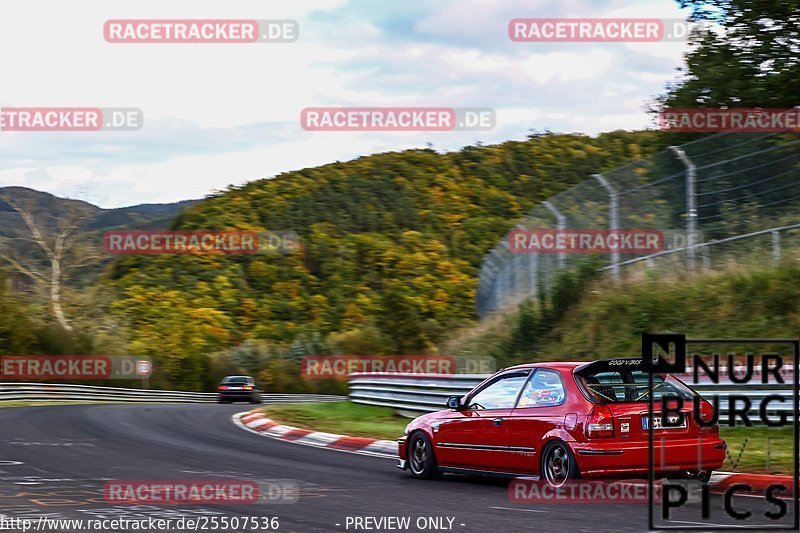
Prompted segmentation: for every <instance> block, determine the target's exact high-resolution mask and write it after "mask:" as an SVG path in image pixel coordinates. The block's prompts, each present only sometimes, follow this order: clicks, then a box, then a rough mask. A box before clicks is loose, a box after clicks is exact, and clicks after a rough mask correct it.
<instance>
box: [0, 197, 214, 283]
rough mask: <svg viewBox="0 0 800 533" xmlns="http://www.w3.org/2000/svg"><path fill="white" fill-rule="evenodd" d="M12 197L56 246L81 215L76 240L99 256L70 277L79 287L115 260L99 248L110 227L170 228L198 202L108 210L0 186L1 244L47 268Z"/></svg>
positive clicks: (19, 277) (16, 276) (24, 279)
mask: <svg viewBox="0 0 800 533" xmlns="http://www.w3.org/2000/svg"><path fill="white" fill-rule="evenodd" d="M8 201H11V202H14V203H15V204H16V205H17V206H19V207H20V208H21V209H24V210H25V211H26V212H28V213H30V215H31V217H32V219H33V221H34V222H35V224H36V226H37V227H38V228H39V230H40V231H41V232H42V234H43V235H44V236H45V240H46V241H47V242H48V243H49V244H50V246H52V241H53V236H54V235H55V234H56V233H57V230H58V228H59V225H60V224H63V223H64V222H65V221H66V220H67V219H69V218H71V217H79V218H80V226H79V229H78V230H76V232H75V234H74V236H73V238H72V241H71V242H75V241H76V240H80V241H81V242H82V243H83V244H85V245H86V246H88V247H89V248H93V249H94V250H95V253H93V254H92V255H97V256H98V257H97V258H96V259H93V260H91V261H88V262H87V264H86V265H85V266H83V267H81V269H80V271H79V272H76V273H75V275H72V276H65V278H64V281H65V283H66V285H67V286H73V287H78V286H85V285H87V284H91V283H93V282H94V280H95V277H96V276H97V274H99V272H100V271H101V270H102V268H103V266H104V265H106V264H108V263H109V262H110V261H111V260H112V259H113V257H111V256H103V255H102V254H101V253H100V252H99V250H100V248H101V247H102V242H103V241H102V238H103V232H104V231H107V230H110V229H125V228H131V229H167V228H169V227H171V225H172V224H173V220H174V219H175V218H176V217H177V216H178V215H179V214H180V212H181V211H182V210H183V209H186V208H188V207H191V206H192V205H194V204H196V203H197V202H198V201H197V200H187V201H183V202H177V203H172V204H142V205H135V206H131V207H123V208H118V209H102V208H100V207H97V206H95V205H92V204H90V203H88V202H84V201H81V200H72V199H67V198H59V197H57V196H54V195H52V194H49V193H46V192H41V191H36V190H33V189H29V188H27V187H0V246H2V247H3V248H2V249H3V250H5V251H6V252H9V253H10V254H11V255H12V257H14V258H15V259H16V260H18V261H19V262H20V263H22V264H28V265H37V264H38V265H42V266H44V261H45V256H44V254H42V252H41V250H40V249H39V248H38V247H37V246H36V245H35V244H33V243H31V242H30V241H29V240H28V239H30V237H31V233H30V230H29V229H28V228H27V226H26V224H25V222H24V221H23V219H22V217H21V216H20V215H19V214H18V213H17V212H16V211H15V210H14V209H13V208H12V207H11V205H10V204H9V203H8ZM81 233H82V234H81ZM0 268H3V269H6V270H8V272H9V273H10V274H11V276H10V277H11V281H12V284H13V285H14V286H15V287H17V288H18V289H20V290H23V291H25V292H29V289H30V288H31V286H32V284H31V280H30V279H29V276H25V275H23V274H20V273H19V272H18V271H17V270H16V269H14V268H11V267H10V266H9V265H8V263H7V262H6V261H4V260H0Z"/></svg>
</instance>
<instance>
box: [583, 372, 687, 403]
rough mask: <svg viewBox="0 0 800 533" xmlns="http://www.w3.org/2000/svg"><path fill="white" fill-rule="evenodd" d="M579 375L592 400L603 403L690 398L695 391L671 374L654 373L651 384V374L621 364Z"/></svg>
mask: <svg viewBox="0 0 800 533" xmlns="http://www.w3.org/2000/svg"><path fill="white" fill-rule="evenodd" d="M576 378H577V379H578V381H579V383H580V384H581V385H582V386H583V389H584V390H585V391H586V392H587V393H588V395H589V397H590V399H591V400H594V401H596V402H600V403H622V402H648V401H650V396H651V394H652V396H653V400H654V401H660V400H661V399H662V398H670V397H672V398H683V399H684V400H691V399H693V398H694V396H695V394H694V392H692V390H691V389H690V388H689V387H687V386H686V385H684V384H683V383H682V382H681V381H680V380H678V379H675V378H674V377H673V376H670V375H661V374H655V375H653V388H652V389H650V387H649V384H648V374H647V373H646V372H643V371H641V370H631V369H624V368H621V369H619V370H607V371H601V372H591V373H582V374H577V375H576Z"/></svg>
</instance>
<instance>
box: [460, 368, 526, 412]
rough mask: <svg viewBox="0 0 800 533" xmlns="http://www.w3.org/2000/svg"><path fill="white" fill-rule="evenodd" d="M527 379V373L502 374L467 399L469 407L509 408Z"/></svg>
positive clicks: (473, 408)
mask: <svg viewBox="0 0 800 533" xmlns="http://www.w3.org/2000/svg"><path fill="white" fill-rule="evenodd" d="M527 379H528V373H527V372H526V373H524V374H522V373H519V374H517V373H514V374H509V375H508V376H502V377H501V378H500V379H498V380H497V381H495V382H494V383H492V384H490V385H488V386H487V387H484V388H483V389H481V390H480V391H479V392H478V393H477V394H476V395H475V396H473V397H472V398H470V400H469V409H472V410H476V409H511V408H513V407H514V402H516V400H517V394H519V390H520V389H521V388H522V385H523V384H524V383H525V380H527Z"/></svg>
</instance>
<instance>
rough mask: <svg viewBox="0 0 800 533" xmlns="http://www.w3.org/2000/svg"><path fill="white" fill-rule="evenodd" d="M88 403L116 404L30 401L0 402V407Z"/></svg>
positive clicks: (85, 402) (79, 402)
mask: <svg viewBox="0 0 800 533" xmlns="http://www.w3.org/2000/svg"><path fill="white" fill-rule="evenodd" d="M90 403H116V402H87V401H79V400H75V401H62V402H55V401H46V400H31V401H19V402H0V407H35V406H40V405H85V404H90Z"/></svg>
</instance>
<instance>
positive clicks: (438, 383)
mask: <svg viewBox="0 0 800 533" xmlns="http://www.w3.org/2000/svg"><path fill="white" fill-rule="evenodd" d="M487 377H488V375H479V374H464V375H454V376H434V375H429V376H426V375H423V374H374V373H373V374H363V373H359V374H351V375H350V378H349V386H350V395H349V397H350V401H352V402H353V403H360V404H364V405H378V406H382V407H391V408H393V409H395V411H397V413H398V414H400V415H403V416H407V417H415V416H418V415H420V414H422V413H429V412H433V411H439V410H442V409H445V408H446V407H445V402H446V401H447V398H448V396H462V395H464V394H466V393H467V392H469V391H470V390H472V389H473V388H474V387H475V386H476V385H478V384H479V383H480V382H482V381H483V380H484V379H485V378H487ZM687 383H688V382H687ZM689 385H690V386H691V387H692V388H693V389H695V390H696V391H697V392H699V393H700V394H701V395H703V396H704V397H706V398H709V399H711V398H713V397H715V396H717V397H719V410H720V417H727V414H728V403H729V402H728V397H729V396H730V395H731V394H734V393H738V394H740V395H744V396H747V397H748V398H750V401H751V402H752V408H751V409H750V411H749V412H748V415H749V416H750V418H751V419H752V421H753V422H754V423H758V422H759V420H758V409H759V406H760V404H761V400H762V399H763V398H764V397H766V396H768V395H771V394H778V395H781V396H782V397H783V398H784V402H783V403H779V402H774V403H770V405H769V407H770V408H769V412H770V413H778V412H781V411H783V412H786V413H787V415H788V417H789V419H790V420H791V414H792V412H793V411H792V410H793V402H792V384H791V382H787V383H785V384H782V385H761V384H759V385H755V384H753V385H747V386H742V385H736V384H732V383H711V382H702V383H699V384H694V383H689ZM738 406H739V407H742V406H741V404H738Z"/></svg>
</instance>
